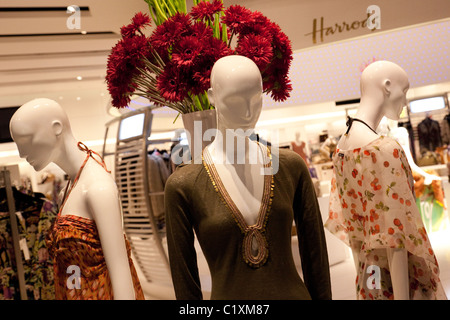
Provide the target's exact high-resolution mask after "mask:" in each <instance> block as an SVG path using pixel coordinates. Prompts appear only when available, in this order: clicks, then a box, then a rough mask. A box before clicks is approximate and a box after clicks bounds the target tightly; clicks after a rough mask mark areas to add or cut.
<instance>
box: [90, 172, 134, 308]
mask: <svg viewBox="0 0 450 320" xmlns="http://www.w3.org/2000/svg"><path fill="white" fill-rule="evenodd" d="M118 199H119V198H118V195H117V189H116V187H115V185H114V184H113V183H112V182H109V181H102V180H101V179H100V181H98V182H96V183H94V184H93V185H91V186H89V189H88V190H87V192H86V200H87V204H88V207H89V209H90V210H91V212H92V213H93V217H94V220H95V223H96V225H97V229H98V233H99V236H100V242H101V244H102V250H103V255H104V257H105V261H106V266H107V268H108V272H109V276H110V278H111V284H112V288H113V292H114V299H115V300H134V299H135V292H134V286H133V280H132V277H131V271H130V264H129V260H128V255H127V250H126V246H125V241H124V236H123V229H122V220H121V214H120V203H119V200H118Z"/></svg>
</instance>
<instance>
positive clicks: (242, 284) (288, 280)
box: [165, 149, 331, 300]
mask: <svg viewBox="0 0 450 320" xmlns="http://www.w3.org/2000/svg"><path fill="white" fill-rule="evenodd" d="M272 157H273V160H272V162H273V163H274V161H278V163H279V170H278V172H276V174H275V175H274V189H273V192H274V193H273V198H272V206H271V209H270V212H269V213H268V220H267V224H266V227H265V233H264V236H265V238H266V240H267V243H268V249H269V256H268V259H267V261H266V262H265V264H263V265H262V266H260V267H258V268H253V267H251V266H249V265H248V264H247V263H246V262H245V261H244V258H243V254H242V240H243V239H244V234H243V233H242V232H241V229H240V228H239V226H238V224H237V223H236V221H235V219H234V217H233V215H232V213H231V211H230V209H229V208H228V206H227V204H226V203H224V202H223V201H222V198H221V197H220V196H219V194H218V192H217V191H216V190H215V189H214V186H213V184H212V181H211V179H210V177H209V175H208V172H207V170H206V169H205V167H204V165H203V164H188V165H183V166H180V167H178V168H177V170H176V171H175V172H174V173H173V174H172V175H171V176H170V177H169V179H168V180H167V183H166V187H165V212H166V228H167V242H168V250H169V260H170V268H171V273H172V281H173V285H174V289H175V294H176V297H177V299H183V300H192V299H202V291H201V287H200V279H199V273H198V267H197V257H196V251H195V248H194V237H195V235H196V236H197V238H198V241H199V243H200V246H201V249H202V251H203V254H204V256H205V258H206V261H207V262H208V266H209V269H210V272H211V279H212V289H211V299H220V300H246V299H252V300H258V299H263V300H277V299H280V300H288V299H311V298H312V299H331V284H330V273H329V264H328V254H327V248H326V242H325V234H324V227H323V222H322V218H321V214H320V210H319V204H318V202H317V198H316V195H315V191H314V186H313V183H312V181H311V177H310V175H309V171H308V168H307V167H306V165H305V163H304V161H303V159H302V158H301V157H300V156H299V155H298V154H296V153H295V152H293V151H290V150H285V149H279V154H278V155H276V154H273V155H272ZM293 221H295V225H296V229H297V235H298V243H299V252H300V257H301V265H302V273H303V280H302V278H301V277H300V276H299V274H298V272H297V270H296V267H295V264H294V260H293V257H292V246H291V237H292V235H291V234H292V224H293ZM194 231H195V235H194Z"/></svg>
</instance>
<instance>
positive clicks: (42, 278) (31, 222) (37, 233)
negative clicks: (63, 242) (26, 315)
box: [0, 189, 57, 300]
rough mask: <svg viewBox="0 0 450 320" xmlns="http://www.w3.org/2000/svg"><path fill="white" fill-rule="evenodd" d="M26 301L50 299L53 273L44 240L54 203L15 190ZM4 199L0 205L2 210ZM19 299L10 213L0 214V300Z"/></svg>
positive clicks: (52, 293) (51, 218)
mask: <svg viewBox="0 0 450 320" xmlns="http://www.w3.org/2000/svg"><path fill="white" fill-rule="evenodd" d="M13 191H14V197H15V202H16V203H15V205H16V209H17V210H18V211H17V212H18V213H17V214H16V216H17V222H18V223H17V225H18V232H19V238H20V240H22V242H21V243H22V246H21V252H22V253H23V257H22V263H23V269H24V279H25V285H26V291H27V292H26V293H27V299H28V300H53V299H54V298H55V291H54V274H53V264H52V260H51V259H50V258H49V255H48V250H47V245H46V243H45V237H46V235H47V233H48V231H49V230H50V226H51V224H52V223H53V221H54V219H55V217H56V213H57V210H56V205H55V204H54V203H53V202H50V201H46V200H42V199H40V198H39V199H38V198H35V197H32V196H29V195H25V194H22V193H20V192H19V191H17V190H14V189H13ZM5 208H6V200H3V201H1V202H0V209H1V210H2V211H4V210H5ZM10 299H20V291H19V281H18V276H17V265H16V260H15V257H14V248H13V239H12V231H11V224H10V216H9V212H0V300H10Z"/></svg>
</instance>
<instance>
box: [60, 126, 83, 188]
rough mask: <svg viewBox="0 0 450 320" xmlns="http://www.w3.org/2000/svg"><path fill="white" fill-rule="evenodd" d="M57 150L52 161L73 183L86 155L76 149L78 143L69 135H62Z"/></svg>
mask: <svg viewBox="0 0 450 320" xmlns="http://www.w3.org/2000/svg"><path fill="white" fill-rule="evenodd" d="M60 139H61V141H60V143H59V150H58V153H57V156H56V158H55V160H54V161H53V162H54V163H55V164H56V165H57V166H58V167H60V168H61V169H62V170H63V171H64V172H65V173H66V174H67V175H69V177H70V179H71V180H72V181H73V180H74V179H75V177H76V176H77V174H78V171H79V169H80V167H81V165H82V164H83V161H84V160H85V159H86V156H87V154H86V153H85V152H83V151H82V150H80V149H79V148H78V145H77V143H78V141H77V140H76V139H75V138H74V137H73V136H72V135H71V134H62V135H61V137H60Z"/></svg>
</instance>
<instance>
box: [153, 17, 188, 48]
mask: <svg viewBox="0 0 450 320" xmlns="http://www.w3.org/2000/svg"><path fill="white" fill-rule="evenodd" d="M190 25H191V19H190V17H189V16H188V15H186V14H184V13H177V14H175V15H174V16H172V17H170V18H169V19H167V20H166V21H165V22H164V23H163V24H161V25H159V26H158V27H157V28H156V30H155V31H154V32H153V34H152V35H151V37H150V43H151V44H152V46H153V47H154V48H155V49H156V50H158V52H159V50H161V52H162V51H165V50H169V48H170V46H171V45H172V44H174V43H175V42H176V41H178V40H179V39H180V38H181V37H182V36H184V35H186V33H188V32H189V28H190Z"/></svg>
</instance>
